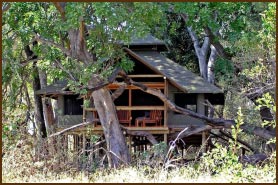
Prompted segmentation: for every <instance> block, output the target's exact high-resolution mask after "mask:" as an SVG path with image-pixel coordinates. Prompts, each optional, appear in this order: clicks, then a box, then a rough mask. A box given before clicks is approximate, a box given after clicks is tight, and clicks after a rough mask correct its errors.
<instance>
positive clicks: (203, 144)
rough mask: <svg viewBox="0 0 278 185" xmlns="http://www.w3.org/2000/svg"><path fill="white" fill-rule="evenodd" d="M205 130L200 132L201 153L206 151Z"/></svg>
mask: <svg viewBox="0 0 278 185" xmlns="http://www.w3.org/2000/svg"><path fill="white" fill-rule="evenodd" d="M206 135H207V134H206V131H204V132H202V147H203V148H202V153H205V152H206V139H207V136H206Z"/></svg>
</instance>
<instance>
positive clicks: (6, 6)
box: [2, 3, 11, 13]
mask: <svg viewBox="0 0 278 185" xmlns="http://www.w3.org/2000/svg"><path fill="white" fill-rule="evenodd" d="M10 8H11V3H5V4H3V7H2V13H4V12H6V11H8V10H9V9H10Z"/></svg>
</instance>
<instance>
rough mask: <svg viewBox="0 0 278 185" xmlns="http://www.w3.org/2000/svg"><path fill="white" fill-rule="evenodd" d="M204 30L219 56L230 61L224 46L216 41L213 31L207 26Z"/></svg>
mask: <svg viewBox="0 0 278 185" xmlns="http://www.w3.org/2000/svg"><path fill="white" fill-rule="evenodd" d="M204 30H205V33H206V34H207V36H208V37H209V38H210V42H211V44H212V45H213V46H214V47H215V49H216V51H217V54H218V55H219V56H221V57H223V58H226V59H230V56H229V55H228V54H227V53H226V51H225V50H224V47H223V46H222V44H221V43H220V42H219V41H218V40H217V39H216V37H215V35H214V34H213V33H212V31H211V29H210V28H209V27H208V26H206V27H204Z"/></svg>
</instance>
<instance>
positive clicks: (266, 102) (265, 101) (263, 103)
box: [256, 93, 276, 155]
mask: <svg viewBox="0 0 278 185" xmlns="http://www.w3.org/2000/svg"><path fill="white" fill-rule="evenodd" d="M256 102H257V103H258V105H257V107H256V109H257V110H260V109H261V108H262V107H267V108H269V109H270V111H271V113H272V116H273V120H272V121H267V120H264V121H263V122H262V126H264V127H268V126H270V127H272V128H275V127H276V119H275V118H276V105H275V101H274V99H273V98H272V96H271V95H270V93H265V94H263V96H262V98H258V99H257V101H256ZM269 143H276V137H275V138H272V139H270V140H269V141H268V142H267V144H269ZM275 155H276V154H275Z"/></svg>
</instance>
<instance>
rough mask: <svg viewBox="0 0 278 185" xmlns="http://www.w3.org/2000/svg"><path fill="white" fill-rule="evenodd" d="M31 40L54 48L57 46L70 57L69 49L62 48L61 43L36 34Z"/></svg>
mask: <svg viewBox="0 0 278 185" xmlns="http://www.w3.org/2000/svg"><path fill="white" fill-rule="evenodd" d="M33 41H38V42H42V43H44V44H46V45H48V46H54V47H56V48H59V49H60V50H61V51H62V52H63V53H64V54H66V55H67V56H69V57H71V53H70V51H69V50H67V49H66V48H64V47H63V46H62V45H59V44H57V43H55V42H53V41H49V40H46V39H43V38H41V37H40V36H38V35H37V34H35V38H34V40H33Z"/></svg>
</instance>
